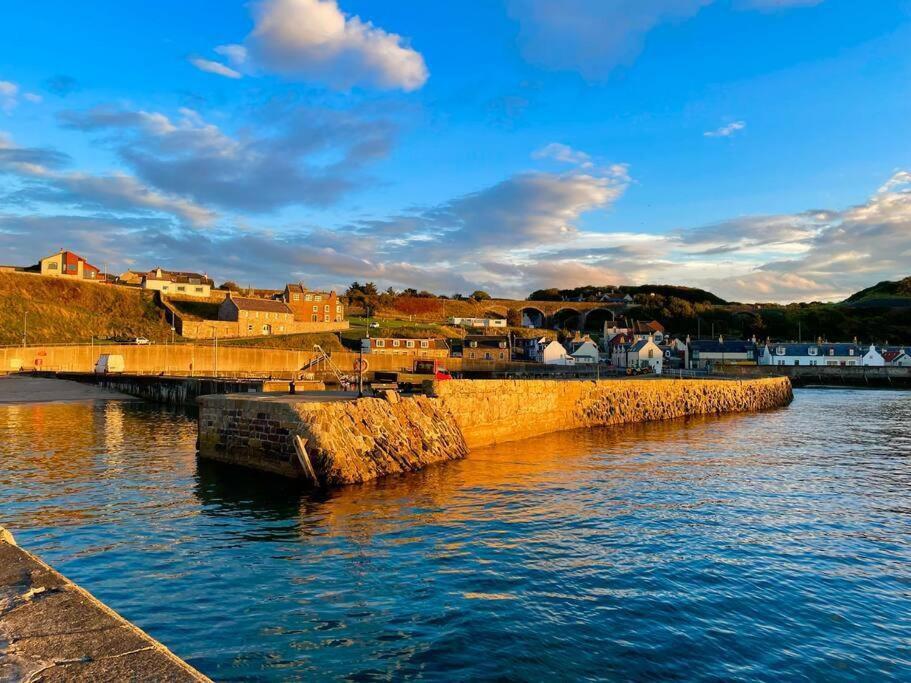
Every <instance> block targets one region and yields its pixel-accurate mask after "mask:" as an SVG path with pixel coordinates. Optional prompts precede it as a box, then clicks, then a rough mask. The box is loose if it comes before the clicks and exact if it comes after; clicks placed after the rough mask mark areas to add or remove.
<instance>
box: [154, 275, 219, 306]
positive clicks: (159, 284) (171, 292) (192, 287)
mask: <svg viewBox="0 0 911 683" xmlns="http://www.w3.org/2000/svg"><path fill="white" fill-rule="evenodd" d="M214 285H215V283H214V282H213V281H212V280H211V279H209V277H208V276H207V275H200V274H199V273H189V272H185V271H178V270H163V269H161V268H156V269H155V270H150V271H149V272H148V273H146V274H145V275H143V277H142V288H143V289H150V290H153V291H157V292H161V293H162V294H167V295H168V296H190V297H196V298H200V299H208V298H209V296H210V295H211V293H212V287H213V286H214Z"/></svg>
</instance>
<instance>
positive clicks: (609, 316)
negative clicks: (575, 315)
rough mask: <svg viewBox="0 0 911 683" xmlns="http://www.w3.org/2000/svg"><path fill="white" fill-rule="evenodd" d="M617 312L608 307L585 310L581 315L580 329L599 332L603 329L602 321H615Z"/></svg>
mask: <svg viewBox="0 0 911 683" xmlns="http://www.w3.org/2000/svg"><path fill="white" fill-rule="evenodd" d="M616 320H617V314H616V313H614V311H613V309H610V308H593V309H591V310H589V311H586V312H585V314H584V315H583V316H582V329H584V330H585V331H586V332H597V333H598V334H601V333H602V332H603V331H604V323H606V322H607V321H611V322H616Z"/></svg>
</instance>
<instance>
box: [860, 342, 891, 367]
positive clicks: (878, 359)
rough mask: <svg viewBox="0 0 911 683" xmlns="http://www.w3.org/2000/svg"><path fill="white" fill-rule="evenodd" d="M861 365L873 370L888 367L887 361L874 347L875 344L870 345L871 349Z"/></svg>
mask: <svg viewBox="0 0 911 683" xmlns="http://www.w3.org/2000/svg"><path fill="white" fill-rule="evenodd" d="M860 364H861V365H865V366H867V367H871V368H881V367H884V366H885V365H886V359H885V358H883V356H882V354H881V353H880V352H879V351H877V350H876V347H875V346H873V344H870V348H869V349H867V352H866V353H865V354H864V357H863V358H862V359H861V363H860Z"/></svg>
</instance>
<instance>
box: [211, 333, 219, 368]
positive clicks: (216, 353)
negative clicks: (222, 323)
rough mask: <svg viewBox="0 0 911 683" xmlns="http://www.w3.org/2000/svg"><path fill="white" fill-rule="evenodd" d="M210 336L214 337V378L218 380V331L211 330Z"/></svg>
mask: <svg viewBox="0 0 911 683" xmlns="http://www.w3.org/2000/svg"><path fill="white" fill-rule="evenodd" d="M212 336H214V337H215V378H216V379H218V330H217V329H215V328H213V329H212Z"/></svg>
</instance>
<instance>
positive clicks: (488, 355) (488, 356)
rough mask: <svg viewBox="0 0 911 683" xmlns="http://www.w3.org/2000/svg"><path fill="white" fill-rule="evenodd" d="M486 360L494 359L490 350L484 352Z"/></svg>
mask: <svg viewBox="0 0 911 683" xmlns="http://www.w3.org/2000/svg"><path fill="white" fill-rule="evenodd" d="M484 360H493V357H492V356H491V355H490V351H485V352H484Z"/></svg>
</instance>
